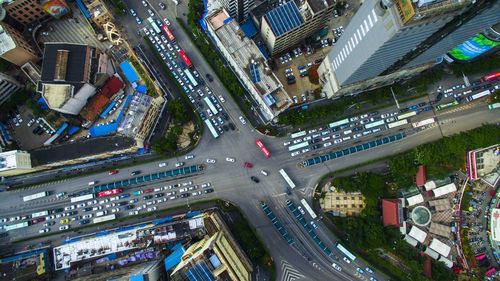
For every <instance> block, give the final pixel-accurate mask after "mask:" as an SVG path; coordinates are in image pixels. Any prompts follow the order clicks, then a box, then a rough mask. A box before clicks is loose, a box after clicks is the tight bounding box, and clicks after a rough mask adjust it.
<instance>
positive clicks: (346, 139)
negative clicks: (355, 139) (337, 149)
mask: <svg viewBox="0 0 500 281" xmlns="http://www.w3.org/2000/svg"><path fill="white" fill-rule="evenodd" d="M350 139H351V137H350V136H349V137H345V138H343V139H342V141H348V140H350Z"/></svg>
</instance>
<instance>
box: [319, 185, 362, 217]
mask: <svg viewBox="0 0 500 281" xmlns="http://www.w3.org/2000/svg"><path fill="white" fill-rule="evenodd" d="M320 205H321V208H322V209H323V211H325V212H332V214H334V215H336V216H341V217H345V216H356V215H359V214H360V213H361V211H362V210H363V209H364V208H365V206H366V203H365V198H364V197H363V194H361V192H343V191H333V192H332V191H330V190H329V191H327V193H326V195H325V197H324V198H322V199H320Z"/></svg>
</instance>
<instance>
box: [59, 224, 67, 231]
mask: <svg viewBox="0 0 500 281" xmlns="http://www.w3.org/2000/svg"><path fill="white" fill-rule="evenodd" d="M66 229H69V225H61V226H60V227H59V230H66Z"/></svg>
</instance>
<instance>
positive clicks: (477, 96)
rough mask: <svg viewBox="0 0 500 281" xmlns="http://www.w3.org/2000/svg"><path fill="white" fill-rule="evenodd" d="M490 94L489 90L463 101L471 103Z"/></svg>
mask: <svg viewBox="0 0 500 281" xmlns="http://www.w3.org/2000/svg"><path fill="white" fill-rule="evenodd" d="M490 94H491V91H490V90H485V91H482V92H480V93H477V94H474V95H472V96H468V97H466V98H465V99H466V100H467V101H473V100H477V99H479V98H482V97H486V96H489V95H490Z"/></svg>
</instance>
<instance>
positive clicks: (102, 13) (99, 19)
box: [84, 0, 114, 28]
mask: <svg viewBox="0 0 500 281" xmlns="http://www.w3.org/2000/svg"><path fill="white" fill-rule="evenodd" d="M84 3H85V6H86V7H87V9H88V11H89V14H90V17H91V18H92V20H93V21H94V22H95V23H96V24H97V25H98V26H99V27H101V28H103V26H104V24H106V23H108V22H112V21H113V20H114V17H113V15H112V14H111V13H110V12H109V10H108V8H107V7H106V4H105V3H104V2H103V1H102V0H85V1H84Z"/></svg>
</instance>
